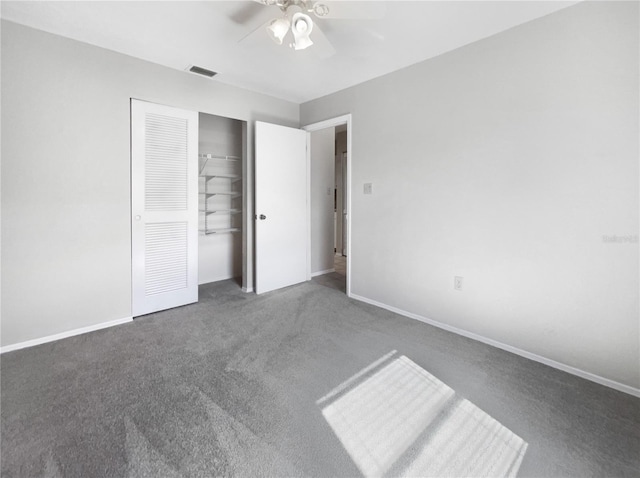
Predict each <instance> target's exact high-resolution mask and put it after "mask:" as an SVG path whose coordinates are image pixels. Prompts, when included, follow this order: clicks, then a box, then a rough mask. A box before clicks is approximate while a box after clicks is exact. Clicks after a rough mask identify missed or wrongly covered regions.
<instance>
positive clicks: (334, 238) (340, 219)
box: [303, 115, 351, 296]
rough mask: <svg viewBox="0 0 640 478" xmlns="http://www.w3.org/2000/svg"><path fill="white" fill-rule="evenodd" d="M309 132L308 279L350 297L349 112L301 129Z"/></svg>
mask: <svg viewBox="0 0 640 478" xmlns="http://www.w3.org/2000/svg"><path fill="white" fill-rule="evenodd" d="M303 129H304V130H306V131H308V132H309V133H310V135H309V148H308V149H309V154H308V161H309V167H308V171H309V201H308V204H309V222H310V227H309V229H310V232H309V247H308V254H309V257H310V260H309V279H311V278H315V280H317V281H319V282H322V283H324V284H326V285H329V286H331V287H334V288H337V289H339V290H342V291H344V292H345V293H346V294H347V295H348V296H350V289H351V280H350V277H351V261H350V244H351V237H350V206H351V201H350V198H351V187H350V184H351V181H350V178H351V164H350V161H349V158H350V154H349V153H350V149H351V115H345V116H341V117H338V118H334V119H330V120H326V121H322V122H319V123H314V124H311V125H308V126H305V127H304V128H303Z"/></svg>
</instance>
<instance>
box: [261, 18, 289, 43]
mask: <svg viewBox="0 0 640 478" xmlns="http://www.w3.org/2000/svg"><path fill="white" fill-rule="evenodd" d="M290 25H291V24H290V23H289V20H288V19H287V18H276V19H275V20H273V21H271V22H270V23H269V25H267V33H268V34H269V37H271V39H272V40H273V41H274V42H276V43H277V44H278V45H282V40H284V37H285V35H286V34H287V32H288V31H289V27H290Z"/></svg>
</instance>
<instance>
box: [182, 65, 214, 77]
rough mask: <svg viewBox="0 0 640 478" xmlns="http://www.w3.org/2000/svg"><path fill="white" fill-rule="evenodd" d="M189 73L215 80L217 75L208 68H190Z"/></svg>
mask: <svg viewBox="0 0 640 478" xmlns="http://www.w3.org/2000/svg"><path fill="white" fill-rule="evenodd" d="M187 71H190V72H191V73H195V74H196V75H202V76H206V77H207V78H213V77H214V76H216V75H217V73H216V72H215V71H211V70H207V69H206V68H201V67H199V66H195V65H193V66H190V67H189V68H188V70H187Z"/></svg>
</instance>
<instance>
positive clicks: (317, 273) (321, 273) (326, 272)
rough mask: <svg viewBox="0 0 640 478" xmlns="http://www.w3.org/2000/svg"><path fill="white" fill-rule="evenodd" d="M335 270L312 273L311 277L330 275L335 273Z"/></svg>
mask: <svg viewBox="0 0 640 478" xmlns="http://www.w3.org/2000/svg"><path fill="white" fill-rule="evenodd" d="M335 271H336V270H335V269H327V270H326V271H318V272H312V273H311V277H317V276H321V275H324V274H329V273H331V272H335Z"/></svg>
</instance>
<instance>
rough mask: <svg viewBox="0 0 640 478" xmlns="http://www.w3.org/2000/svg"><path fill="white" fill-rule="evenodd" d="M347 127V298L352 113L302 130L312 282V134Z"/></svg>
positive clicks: (349, 275)
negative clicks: (327, 129) (305, 141)
mask: <svg viewBox="0 0 640 478" xmlns="http://www.w3.org/2000/svg"><path fill="white" fill-rule="evenodd" d="M345 124H346V125H347V155H348V156H347V157H348V158H349V160H348V161H347V177H346V181H345V184H346V191H344V197H345V198H346V201H347V231H346V235H347V246H346V250H347V288H346V292H347V297H351V189H352V188H351V168H352V164H353V154H352V151H351V149H352V143H351V129H352V125H353V119H352V116H351V113H348V114H346V115H342V116H338V117H336V118H330V119H327V120H324V121H319V122H318V123H312V124H308V125H306V126H303V127H302V129H303V130H304V131H307V133H309V134H307V228H308V232H307V280H311V134H310V133H311V132H312V131H318V130H321V129H326V128H331V127H336V126H341V125H345Z"/></svg>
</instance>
